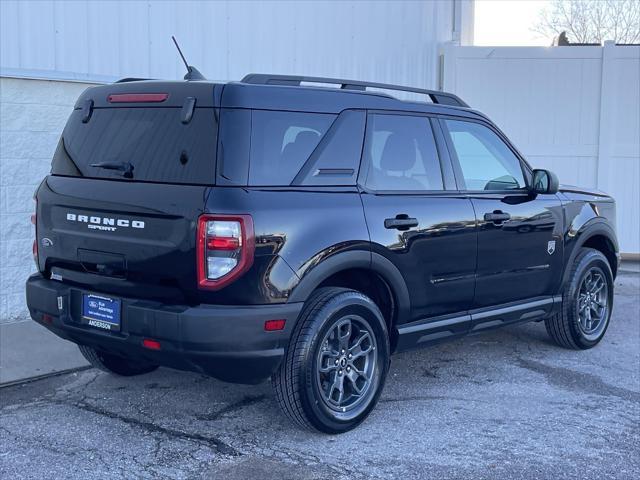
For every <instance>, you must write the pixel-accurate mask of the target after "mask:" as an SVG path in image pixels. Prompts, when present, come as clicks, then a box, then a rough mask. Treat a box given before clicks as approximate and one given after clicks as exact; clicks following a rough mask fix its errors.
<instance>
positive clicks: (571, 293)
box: [545, 248, 613, 349]
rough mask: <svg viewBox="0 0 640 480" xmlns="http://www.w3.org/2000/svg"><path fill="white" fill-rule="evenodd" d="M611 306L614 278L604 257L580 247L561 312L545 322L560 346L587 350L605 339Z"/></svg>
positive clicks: (589, 249) (597, 252)
mask: <svg viewBox="0 0 640 480" xmlns="http://www.w3.org/2000/svg"><path fill="white" fill-rule="evenodd" d="M612 304H613V275H612V274H611V268H610V266H609V262H608V261H607V258H606V257H605V256H604V255H603V254H602V253H601V252H599V251H597V250H594V249H591V248H583V249H581V251H580V253H578V256H577V257H576V259H575V261H574V263H573V265H572V267H571V273H570V277H569V280H568V282H567V287H566V289H565V292H564V294H563V298H562V311H561V312H560V313H558V314H556V315H554V316H553V317H551V318H548V319H546V320H545V327H546V328H547V332H548V333H549V336H550V337H551V338H552V339H553V340H554V341H555V342H556V343H557V344H558V345H560V346H562V347H565V348H572V349H588V348H591V347H594V346H596V345H597V344H598V343H599V342H600V340H602V337H604V334H605V332H606V331H607V327H608V326H609V320H610V318H611V307H612Z"/></svg>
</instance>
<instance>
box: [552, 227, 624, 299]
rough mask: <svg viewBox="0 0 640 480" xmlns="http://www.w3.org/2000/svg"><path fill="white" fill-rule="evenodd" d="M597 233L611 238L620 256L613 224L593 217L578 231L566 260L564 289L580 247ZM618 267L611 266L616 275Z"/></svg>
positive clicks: (563, 279)
mask: <svg viewBox="0 0 640 480" xmlns="http://www.w3.org/2000/svg"><path fill="white" fill-rule="evenodd" d="M597 235H599V236H602V237H605V238H606V239H607V240H609V241H610V242H611V245H613V249H614V253H615V254H616V256H619V253H618V252H619V248H618V241H617V239H616V234H615V232H614V231H613V228H611V225H609V224H608V223H607V222H606V221H605V220H603V219H600V218H593V219H591V220H590V221H588V222H586V223H585V224H584V225H582V226H581V227H580V229H579V230H578V232H577V233H576V240H575V242H576V243H575V245H574V246H573V248H572V250H571V254H570V256H569V259H568V260H567V262H565V267H564V273H563V275H562V289H564V286H565V285H566V284H567V282H568V281H569V275H570V273H571V265H573V262H574V261H575V259H576V257H577V256H578V252H579V251H580V248H582V246H583V245H584V244H585V243H586V242H587V241H588V240H589V239H590V238H593V237H595V236H597ZM617 267H618V266H617V265H612V266H611V271H612V272H613V274H614V276H615V272H616V270H617Z"/></svg>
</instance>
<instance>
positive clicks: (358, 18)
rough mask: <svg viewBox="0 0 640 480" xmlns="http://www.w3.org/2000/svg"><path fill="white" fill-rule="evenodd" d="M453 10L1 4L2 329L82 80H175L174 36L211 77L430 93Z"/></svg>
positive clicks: (381, 5) (28, 259)
mask: <svg viewBox="0 0 640 480" xmlns="http://www.w3.org/2000/svg"><path fill="white" fill-rule="evenodd" d="M461 2H462V3H464V2H467V3H468V0H451V1H440V2H414V1H394V2H375V1H373V2H348V1H341V2H333V1H322V2H318V1H314V2H293V1H281V2H263V1H261V2H258V1H256V2H244V1H233V2H231V1H216V2H191V1H180V2H178V1H135V2H121V1H112V2H106V1H87V0H78V1H70V2H66V1H56V2H54V1H44V0H43V1H36V2H30V1H19V2H18V1H12V0H2V1H0V76H1V77H3V78H1V79H0V90H1V97H0V233H1V237H0V254H1V256H0V322H9V321H19V320H24V319H26V317H27V312H26V308H25V302H24V282H25V280H26V278H27V276H28V275H29V274H30V273H31V272H32V271H34V270H35V266H34V262H33V259H32V255H31V245H32V238H33V233H32V226H31V224H30V222H29V217H30V215H31V213H32V211H33V200H32V195H33V192H34V191H35V189H36V187H37V185H38V184H39V182H40V180H41V179H42V178H43V177H44V176H45V175H46V174H47V173H48V171H49V164H50V160H51V156H52V154H53V151H54V149H55V147H56V144H57V141H58V138H59V135H60V133H61V131H62V128H63V127H64V123H65V121H66V118H67V116H68V115H69V113H70V111H71V108H72V106H73V104H74V102H75V99H76V98H77V97H78V95H79V94H80V93H81V92H82V91H83V90H84V89H85V88H86V87H87V86H89V85H90V84H91V82H97V83H103V82H110V81H113V80H115V79H118V78H122V77H144V78H164V79H179V78H182V76H183V75H184V73H185V69H184V65H183V64H182V63H181V60H180V58H179V56H178V54H177V52H176V50H175V47H174V46H173V43H172V42H171V35H176V37H177V38H178V40H179V42H180V45H181V47H182V49H183V51H184V53H185V55H186V56H187V58H188V60H189V62H190V63H191V64H192V65H195V66H196V67H197V68H198V69H199V70H200V71H201V72H202V73H203V74H205V76H207V77H208V78H210V79H213V80H223V81H225V80H238V79H240V78H242V77H243V76H244V75H245V74H247V73H250V72H264V73H286V74H305V75H318V76H333V77H342V78H353V79H362V80H374V81H378V82H392V83H399V84H405V85H414V86H422V87H425V88H430V87H431V88H433V87H435V86H436V84H437V81H438V67H439V56H438V55H439V48H440V46H441V45H442V44H443V42H449V41H451V40H452V39H453V38H454V37H456V36H457V37H459V36H460V35H461V31H462V30H464V29H463V28H462V23H461V22H462V17H463V15H462V14H461V13H460V11H458V13H457V14H456V13H455V12H454V9H455V8H458V9H459V8H460V5H461ZM454 23H455V24H456V25H457V26H456V27H455V28H454ZM37 79H42V80H37ZM52 79H56V81H51V80H52ZM70 80H71V81H70Z"/></svg>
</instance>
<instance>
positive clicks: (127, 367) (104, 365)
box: [78, 345, 158, 377]
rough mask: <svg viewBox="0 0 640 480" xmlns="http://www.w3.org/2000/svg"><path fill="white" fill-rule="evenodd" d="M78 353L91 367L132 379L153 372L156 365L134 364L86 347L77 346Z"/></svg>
mask: <svg viewBox="0 0 640 480" xmlns="http://www.w3.org/2000/svg"><path fill="white" fill-rule="evenodd" d="M78 348H79V349H80V353H82V356H83V357H84V358H86V359H87V362H89V363H90V364H91V365H92V366H93V367H95V368H97V369H99V370H102V371H103V372H107V373H114V374H116V375H121V376H123V377H132V376H134V375H142V374H145V373H149V372H153V371H154V370H156V369H157V368H158V365H153V364H150V363H146V362H134V361H132V360H128V359H126V358H123V357H120V356H118V355H114V354H110V353H106V352H103V351H100V350H96V349H95V348H93V347H88V346H86V345H78Z"/></svg>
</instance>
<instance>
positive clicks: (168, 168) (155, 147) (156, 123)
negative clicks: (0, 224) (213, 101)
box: [51, 107, 218, 185]
mask: <svg viewBox="0 0 640 480" xmlns="http://www.w3.org/2000/svg"><path fill="white" fill-rule="evenodd" d="M82 117H83V112H82V110H74V112H73V113H72V115H71V117H70V118H69V121H68V122H67V125H66V127H65V129H64V131H63V133H62V138H61V140H60V143H59V145H58V148H57V150H56V153H55V155H54V158H53V162H52V169H51V173H53V174H54V175H68V176H78V177H91V178H110V179H130V180H133V181H146V182H162V183H187V184H203V185H211V184H213V183H214V181H215V158H216V141H217V140H216V136H217V130H218V129H217V124H216V119H215V115H214V111H213V109H212V108H196V109H195V111H194V114H193V117H192V118H191V120H190V121H189V122H188V123H186V124H185V123H182V121H181V120H182V118H181V109H180V108H164V107H154V108H139V107H137V108H96V109H94V110H93V112H92V114H91V117H90V118H89V121H88V122H86V123H83V121H82ZM96 164H101V165H102V166H95V165H96ZM92 165H93V166H92ZM130 167H132V170H131V169H130Z"/></svg>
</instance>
